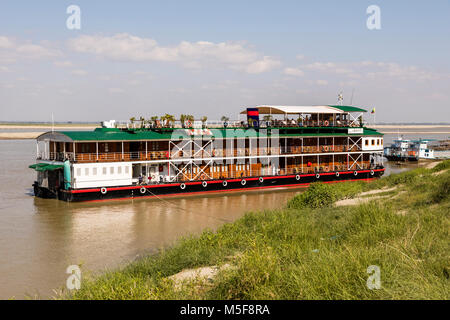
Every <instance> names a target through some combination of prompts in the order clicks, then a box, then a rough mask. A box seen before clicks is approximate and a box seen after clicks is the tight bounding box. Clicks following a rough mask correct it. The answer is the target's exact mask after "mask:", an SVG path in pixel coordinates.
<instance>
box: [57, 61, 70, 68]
mask: <svg viewBox="0 0 450 320" xmlns="http://www.w3.org/2000/svg"><path fill="white" fill-rule="evenodd" d="M53 64H54V65H55V66H56V67H59V68H67V67H72V66H73V64H72V62H70V61H55V62H53Z"/></svg>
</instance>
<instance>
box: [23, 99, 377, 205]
mask: <svg viewBox="0 0 450 320" xmlns="http://www.w3.org/2000/svg"><path fill="white" fill-rule="evenodd" d="M364 112H366V110H364V109H362V108H359V107H354V106H342V105H339V106H331V105H324V106H257V107H254V108H246V109H245V110H243V111H242V112H241V114H240V116H239V117H240V118H243V120H238V121H229V120H227V119H226V118H224V117H223V118H222V119H223V120H224V121H206V120H205V119H203V121H191V120H185V119H186V117H184V119H183V121H182V122H181V121H175V120H174V118H173V117H170V116H165V117H162V118H163V119H162V120H155V118H156V117H153V118H152V119H154V120H151V121H150V120H148V121H147V120H145V119H143V118H141V120H140V121H138V123H137V125H136V123H133V122H127V123H118V122H115V121H106V122H102V126H101V127H99V128H96V129H95V130H93V131H51V132H47V133H44V134H42V135H40V136H39V137H38V138H37V147H36V150H37V161H36V163H35V164H32V165H30V168H32V169H35V170H36V171H37V179H36V181H35V182H34V184H33V187H34V193H35V195H36V196H37V197H43V198H56V199H60V200H64V201H101V200H111V199H120V198H143V197H163V196H174V195H178V196H179V195H188V194H189V195H193V194H200V193H214V192H215V193H220V192H231V191H246V190H261V189H265V188H280V187H295V188H300V187H307V186H308V185H309V184H310V183H312V182H316V181H322V182H325V183H331V182H338V181H347V180H355V181H356V180H371V179H374V178H377V177H380V176H381V175H383V173H384V170H385V169H384V167H383V134H381V133H380V132H377V131H376V130H374V129H370V128H367V127H365V125H364V123H363V117H362V115H363V113H364ZM187 118H188V119H192V117H187Z"/></svg>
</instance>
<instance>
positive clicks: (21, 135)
mask: <svg viewBox="0 0 450 320" xmlns="http://www.w3.org/2000/svg"><path fill="white" fill-rule="evenodd" d="M44 132H45V131H39V132H0V140H22V139H36V138H37V137H38V136H40V135H41V134H43V133H44Z"/></svg>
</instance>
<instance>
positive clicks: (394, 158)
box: [385, 156, 419, 162]
mask: <svg viewBox="0 0 450 320" xmlns="http://www.w3.org/2000/svg"><path fill="white" fill-rule="evenodd" d="M385 157H386V159H388V160H389V161H402V162H406V161H411V162H417V161H419V159H418V158H416V157H396V156H385Z"/></svg>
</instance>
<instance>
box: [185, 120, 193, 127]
mask: <svg viewBox="0 0 450 320" xmlns="http://www.w3.org/2000/svg"><path fill="white" fill-rule="evenodd" d="M191 126H192V122H191V120H188V121H186V127H188V128H190V127H191Z"/></svg>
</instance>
